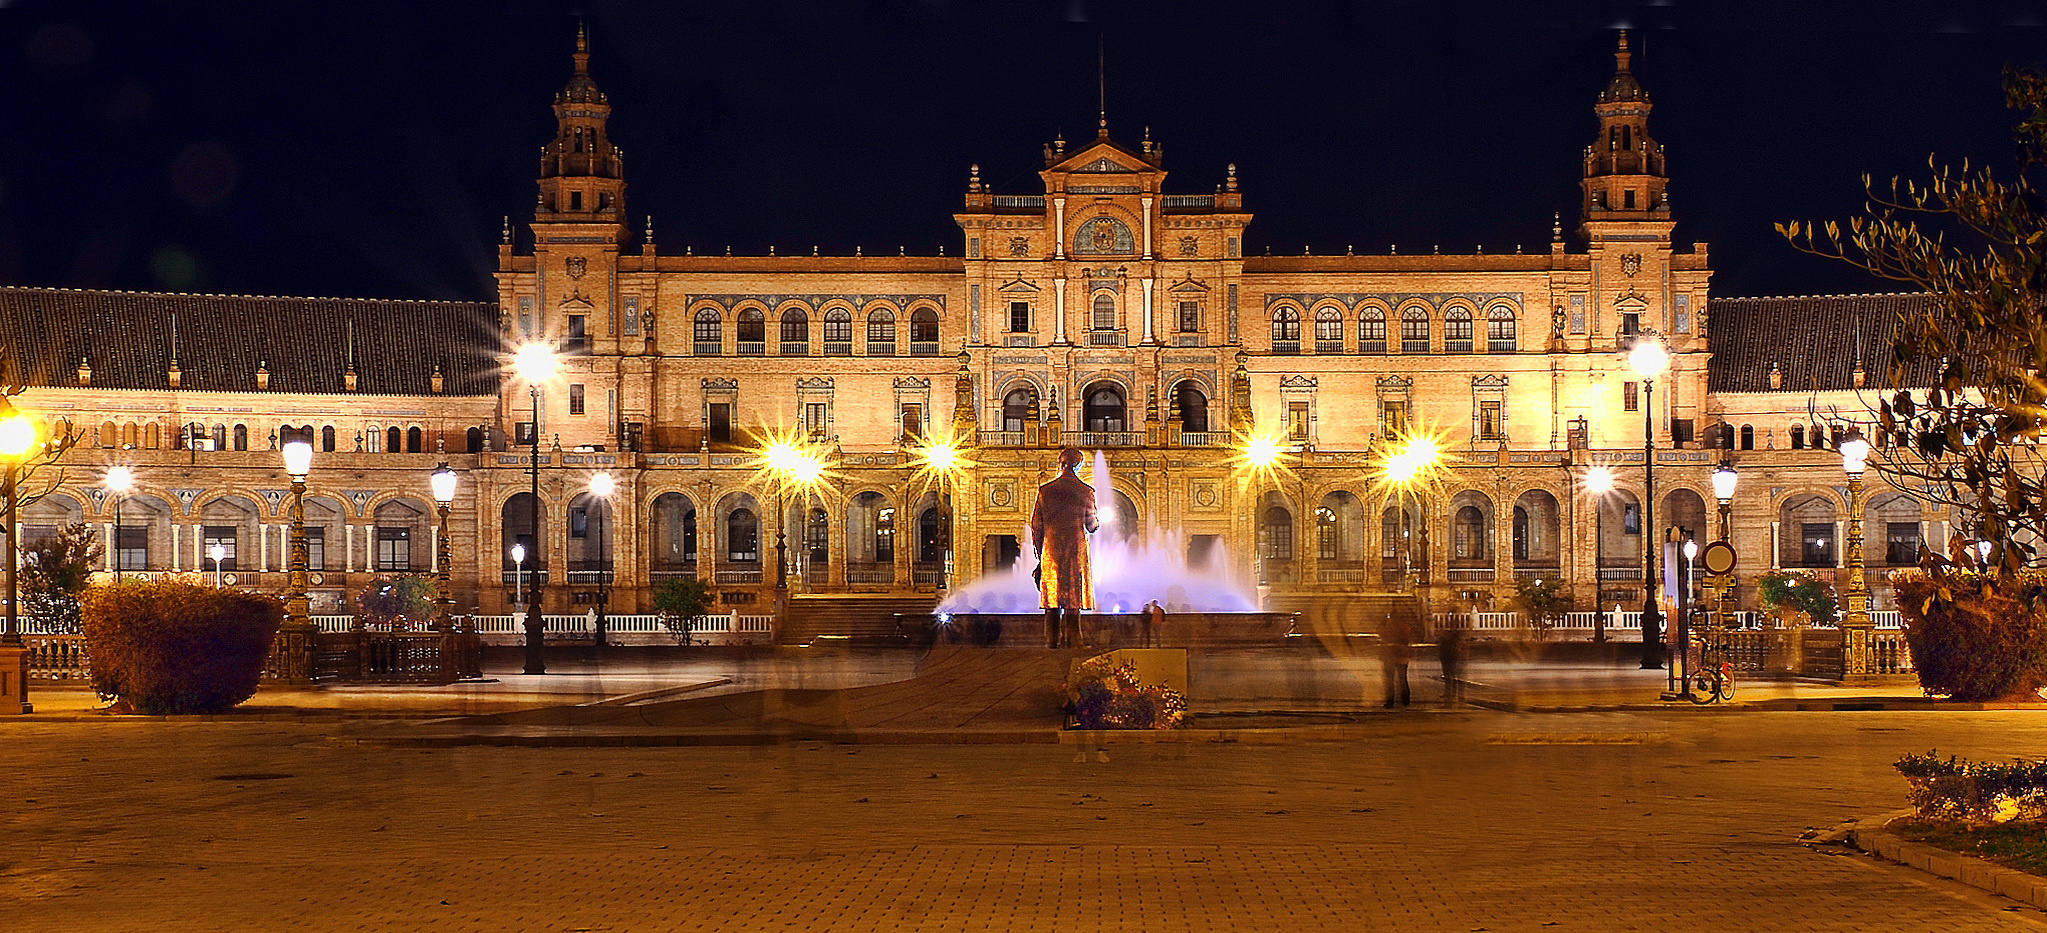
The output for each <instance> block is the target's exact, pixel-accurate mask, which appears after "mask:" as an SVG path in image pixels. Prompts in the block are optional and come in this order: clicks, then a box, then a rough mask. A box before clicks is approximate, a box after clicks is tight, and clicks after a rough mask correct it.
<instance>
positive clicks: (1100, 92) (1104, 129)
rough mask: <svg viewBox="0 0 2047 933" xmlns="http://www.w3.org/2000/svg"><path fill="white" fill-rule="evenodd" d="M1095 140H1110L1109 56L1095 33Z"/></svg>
mask: <svg viewBox="0 0 2047 933" xmlns="http://www.w3.org/2000/svg"><path fill="white" fill-rule="evenodd" d="M1095 116H1096V119H1095V138H1096V139H1108V138H1109V55H1108V52H1106V51H1104V50H1103V44H1102V34H1101V33H1095Z"/></svg>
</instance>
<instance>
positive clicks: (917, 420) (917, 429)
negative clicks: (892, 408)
mask: <svg viewBox="0 0 2047 933" xmlns="http://www.w3.org/2000/svg"><path fill="white" fill-rule="evenodd" d="M923 436H924V406H922V405H904V406H903V438H904V439H905V440H912V441H914V440H917V439H920V438H922V437H923Z"/></svg>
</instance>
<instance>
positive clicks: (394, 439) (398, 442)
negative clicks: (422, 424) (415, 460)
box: [384, 424, 405, 454]
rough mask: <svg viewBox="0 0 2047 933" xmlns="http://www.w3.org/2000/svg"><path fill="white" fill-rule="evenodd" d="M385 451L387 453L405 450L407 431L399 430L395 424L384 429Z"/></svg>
mask: <svg viewBox="0 0 2047 933" xmlns="http://www.w3.org/2000/svg"><path fill="white" fill-rule="evenodd" d="M384 452H385V453H387V454H397V453H404V452H405V432H403V431H400V430H398V426H397V425H395V424H394V425H392V426H391V427H389V428H387V429H385V431H384Z"/></svg>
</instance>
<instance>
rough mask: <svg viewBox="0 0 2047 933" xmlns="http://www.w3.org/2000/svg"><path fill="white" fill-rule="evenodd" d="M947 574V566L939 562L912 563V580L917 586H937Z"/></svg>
mask: <svg viewBox="0 0 2047 933" xmlns="http://www.w3.org/2000/svg"><path fill="white" fill-rule="evenodd" d="M944 576H945V568H944V567H942V566H940V565H938V564H911V565H910V582H911V583H912V584H914V585H916V586H937V585H938V584H939V581H940V580H941V579H942V578H944Z"/></svg>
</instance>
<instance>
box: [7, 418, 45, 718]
mask: <svg viewBox="0 0 2047 933" xmlns="http://www.w3.org/2000/svg"><path fill="white" fill-rule="evenodd" d="M0 406H4V407H0V459H4V460H5V461H6V462H7V470H6V474H5V478H4V479H0V497H5V498H6V500H7V503H6V507H5V513H6V514H5V518H4V520H5V522H6V528H5V529H4V530H0V533H4V534H6V536H7V574H6V576H7V630H6V631H5V632H0V648H6V649H10V651H9V652H8V653H10V654H13V655H14V656H15V658H18V659H19V664H18V665H16V664H10V665H8V666H9V667H10V668H16V667H18V669H17V670H10V671H8V672H7V673H11V674H13V675H14V680H15V684H14V685H15V687H16V688H17V689H18V690H19V691H20V694H21V710H20V712H22V713H33V712H35V707H34V706H33V705H31V704H30V703H29V701H28V653H27V652H26V651H25V650H23V649H25V648H26V647H27V643H26V642H25V641H23V639H22V637H21V622H20V620H19V619H18V618H16V617H15V612H16V607H17V606H18V605H20V603H21V588H20V582H19V581H18V580H17V579H16V578H15V573H16V570H17V568H18V567H19V565H20V564H21V540H20V539H21V536H20V535H19V534H16V530H17V527H18V526H17V525H16V524H15V521H14V514H15V508H14V507H15V498H16V496H15V485H16V483H17V482H18V481H19V480H20V478H21V474H20V471H21V461H22V460H23V459H24V458H26V457H27V456H28V455H29V452H30V451H33V450H35V449H36V447H37V446H38V445H39V444H40V440H39V439H38V437H37V431H36V422H35V419H33V418H30V417H29V416H28V415H26V414H23V413H22V412H19V411H16V410H15V409H14V406H13V405H11V404H8V403H7V402H6V400H5V399H0ZM0 692H4V691H0Z"/></svg>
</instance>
